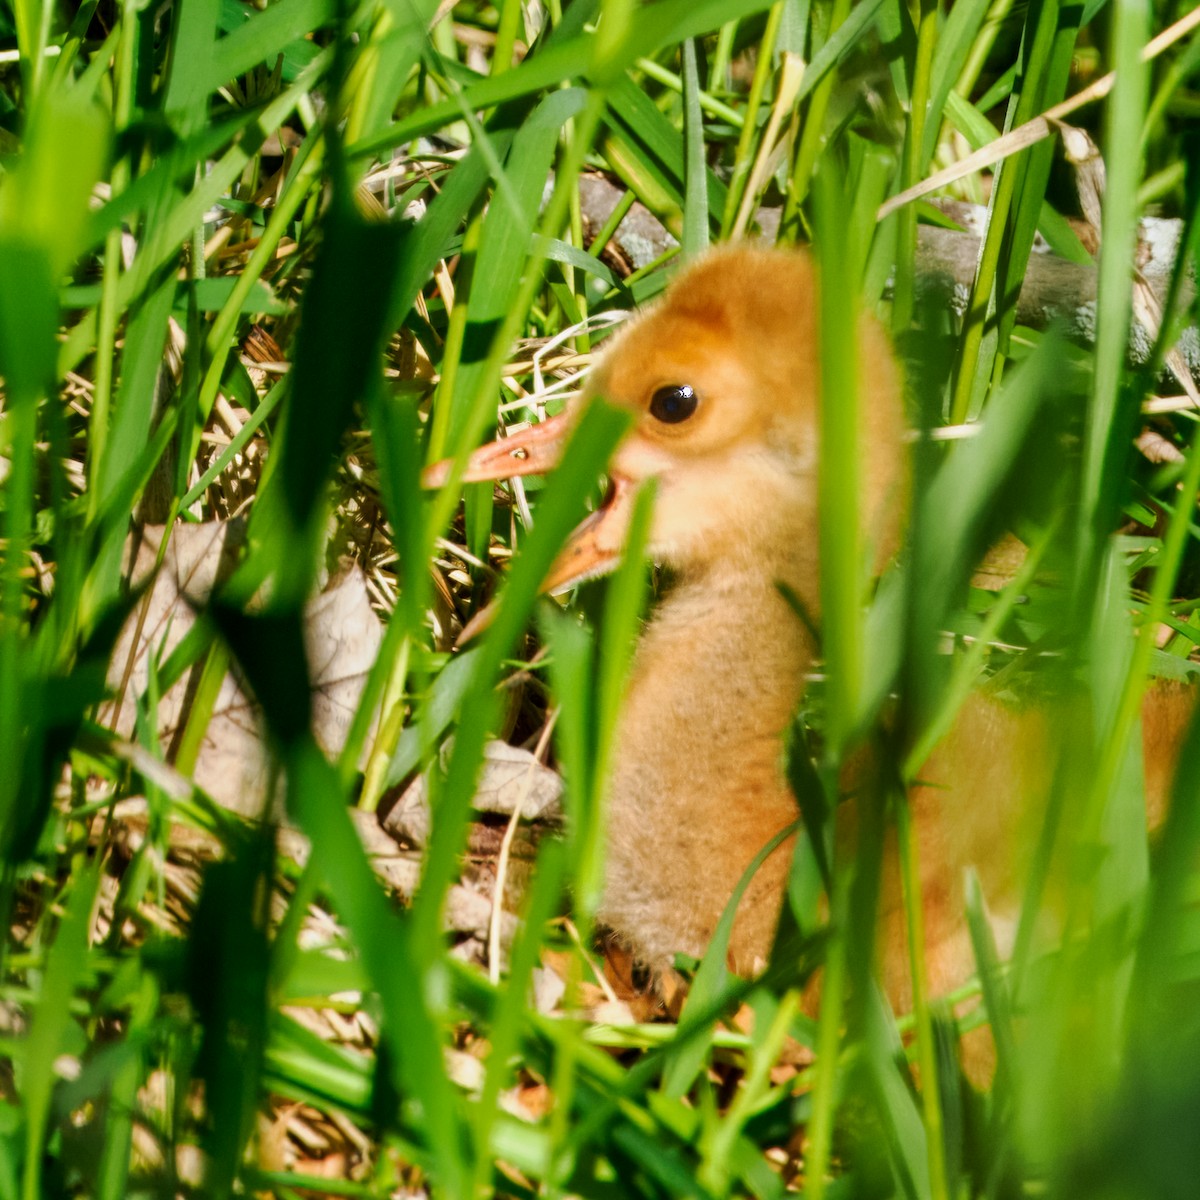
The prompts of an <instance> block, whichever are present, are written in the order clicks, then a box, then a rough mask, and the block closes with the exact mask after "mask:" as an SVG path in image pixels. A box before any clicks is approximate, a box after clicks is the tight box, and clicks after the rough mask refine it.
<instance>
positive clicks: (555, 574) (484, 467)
mask: <svg viewBox="0 0 1200 1200" xmlns="http://www.w3.org/2000/svg"><path fill="white" fill-rule="evenodd" d="M573 428H574V422H573V420H572V419H571V417H570V416H569V415H568V413H561V414H560V415H559V416H557V417H551V418H550V419H549V420H546V421H542V422H540V423H539V424H537V425H531V426H530V427H529V428H528V429H523V430H521V431H520V432H519V433H513V434H509V435H508V436H507V437H503V438H498V439H497V440H496V441H494V442H490V443H489V444H488V445H486V446H481V447H480V448H479V449H478V450H476V451H475V453H474V454H472V455H471V457H470V458H468V459H467V464H466V468H465V470H464V471H463V475H462V479H463V482H464V483H481V482H484V481H486V480H498V479H512V478H513V477H515V476H518V475H542V474H545V473H546V472H547V471H549V470H552V469H553V468H554V467H555V466H557V465H558V461H559V459H560V458H561V457H562V451H563V448H564V447H565V445H566V443H567V439H568V437H569V436H570V433H571V430H572V429H573ZM452 467H453V459H443V460H442V461H441V462H438V463H434V464H433V465H432V466H430V467H428V468H426V470H425V472H424V473H423V475H422V476H421V482H422V483H423V484H424V485H425V487H430V488H433V487H441V486H442V485H443V484H444V483H445V482H446V480H447V479H448V478H449V477H450V472H451V469H452ZM636 492H637V487H636V485H635V483H634V482H633V481H632V480H631V479H628V478H627V477H625V476H623V475H620V474H617V473H613V474H612V475H610V482H609V488H608V493H607V495H606V496H605V498H604V501H603V502H602V503H601V505H600V507H599V508H597V509H596V510H595V512H593V513H591V514H590V515H589V516H588V517H586V518H585V519H584V520H583V521H582V522H581V523H580V524H579V525H578V526H577V527H576V529H575V532H574V533H572V534H571V536H570V538H569V539H568V540H567V544H566V545H565V546H564V547H563V549H562V552H561V553H560V554H559V556H558V558H557V559H555V561H554V564H553V566H551V568H550V574H549V575H548V576H547V577H546V579H545V580H544V581H543V583H542V591H543V592H544V593H547V594H550V595H554V594H555V593H558V592H565V591H566V590H567V589H568V588H572V587H574V586H575V585H576V584H578V583H582V582H584V580H587V579H595V578H596V577H597V576H600V575H606V574H608V573H609V572H610V571H613V570H615V569H616V566H617V564H618V563H619V562H620V560H621V551H622V549H623V547H624V544H625V534H626V531H627V529H628V527H629V520H630V516H631V514H632V511H633V498H634V495H635V494H636Z"/></svg>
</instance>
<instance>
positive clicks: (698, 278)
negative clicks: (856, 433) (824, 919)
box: [466, 245, 1191, 1005]
mask: <svg viewBox="0 0 1200 1200" xmlns="http://www.w3.org/2000/svg"><path fill="white" fill-rule="evenodd" d="M818 320H819V311H818V306H817V301H816V279H815V272H814V268H813V266H812V264H811V262H810V261H809V259H808V258H807V257H806V256H805V255H804V254H802V253H799V252H795V251H783V250H775V249H767V248H762V247H751V246H747V245H740V246H737V247H733V248H724V249H719V250H716V251H712V252H710V253H708V254H707V255H705V256H702V257H701V258H699V259H698V260H696V261H695V262H694V263H692V264H689V265H688V266H687V267H685V268H684V269H683V270H682V271H681V272H680V273H679V274H678V275H677V276H676V278H675V279H674V280H673V281H672V283H671V285H670V286H669V288H668V289H667V291H666V293H665V295H664V297H663V298H662V300H661V301H660V302H659V303H657V304H656V305H654V306H653V307H651V308H649V309H648V310H647V311H645V312H643V313H642V314H639V315H638V316H637V317H636V318H634V319H633V320H632V321H631V322H630V323H629V324H627V325H626V326H624V327H623V328H622V329H621V331H620V332H619V333H618V334H616V335H615V336H614V337H613V339H612V340H611V342H610V343H609V344H608V345H607V346H606V348H605V350H604V353H603V354H602V356H601V357H600V359H599V361H598V362H597V364H596V365H595V367H594V369H593V371H592V373H591V375H590V377H589V380H588V384H587V395H588V396H589V397H593V396H600V397H603V398H604V399H605V400H607V401H608V402H609V403H612V404H615V405H617V406H620V407H623V408H626V409H628V410H630V411H631V412H632V413H633V417H634V419H633V425H632V429H631V431H630V433H629V434H628V435H627V436H626V437H625V439H624V440H623V441H622V443H621V444H620V446H619V447H618V449H617V451H616V452H615V454H614V456H613V459H612V463H611V467H610V480H611V486H610V491H609V496H608V498H607V500H606V502H605V503H604V505H603V506H602V507H601V508H600V509H598V510H597V512H596V513H594V514H593V515H592V516H591V517H590V518H589V519H588V521H587V522H585V524H584V525H583V526H581V528H580V530H579V532H578V533H577V535H576V537H575V539H574V540H573V542H572V543H571V544H570V545H569V546H568V547H567V549H566V550H565V551H564V553H563V555H562V557H561V558H560V562H559V565H558V566H557V567H556V568H555V570H554V571H552V575H551V579H550V581H549V587H550V589H551V590H557V589H559V588H561V587H564V586H569V585H570V584H572V583H574V582H576V581H578V580H579V579H582V578H586V577H588V576H590V575H592V574H596V573H599V572H601V571H603V570H605V569H609V568H611V567H612V566H613V565H615V563H616V562H617V561H618V559H619V557H620V553H621V548H622V545H623V542H624V537H625V533H626V530H627V527H628V523H629V517H630V513H631V510H632V503H633V496H634V494H635V493H636V490H637V488H638V487H639V486H640V485H641V484H642V483H643V482H645V481H646V480H648V479H651V478H652V479H653V480H654V482H655V486H656V495H655V503H654V512H653V518H652V522H651V528H650V535H649V553H650V554H651V555H652V556H653V557H654V558H655V559H656V560H658V561H660V562H662V563H664V564H666V565H667V566H669V567H670V568H671V570H672V574H673V577H674V582H673V584H672V586H671V588H670V590H669V591H668V593H667V595H666V596H665V598H664V599H663V600H662V601H661V602H660V603H659V605H658V607H657V608H656V610H655V611H654V613H653V614H652V616H651V618H650V620H649V623H648V625H647V627H646V629H645V631H644V632H643V634H642V637H641V640H640V642H639V645H638V648H637V651H636V654H635V657H634V662H633V667H632V671H631V675H630V679H629V682H628V687H627V693H626V696H625V699H624V703H623V707H622V712H621V716H620V721H619V725H618V731H617V738H616V744H615V752H614V763H613V767H612V774H611V788H610V808H609V814H608V831H609V832H608V857H607V875H606V883H605V889H604V894H603V900H602V903H601V906H600V909H599V915H600V917H601V918H602V919H603V920H604V921H605V922H606V923H607V924H608V925H609V926H611V928H612V929H613V930H614V931H615V933H616V934H617V936H618V937H619V938H620V939H621V940H622V941H623V942H624V943H625V944H626V945H627V946H628V947H629V948H630V950H631V951H632V952H633V953H634V955H635V957H637V958H639V959H641V960H642V961H644V962H646V963H647V964H648V965H650V966H651V967H652V968H654V969H655V970H656V971H659V972H661V971H664V970H667V969H669V967H670V964H671V963H672V961H673V959H674V956H675V954H676V953H677V952H683V953H685V954H689V955H692V956H697V957H698V956H700V955H701V954H703V952H704V950H705V948H706V947H707V945H708V943H709V941H710V940H711V938H712V936H713V933H714V931H715V929H716V925H717V922H718V920H719V919H720V917H721V914H722V913H723V911H724V910H725V907H726V905H727V904H728V902H729V899H730V897H731V895H732V893H733V891H734V888H735V886H736V885H737V883H738V881H739V880H740V879H741V877H742V875H743V873H744V872H745V870H746V868H747V866H748V865H749V864H750V863H751V861H752V860H753V859H754V857H755V856H756V855H757V854H758V853H759V851H761V850H762V849H763V848H764V847H765V846H766V845H767V843H768V842H769V841H770V840H771V839H772V838H773V837H775V836H776V835H778V834H779V833H780V832H781V831H783V830H786V829H788V828H789V827H793V826H794V825H795V823H796V821H797V819H798V816H799V808H798V805H797V803H796V800H795V797H794V796H793V794H792V793H791V791H790V789H789V786H788V784H787V781H786V778H785V773H784V749H783V741H782V737H783V734H784V732H785V730H786V729H787V728H788V726H789V723H790V722H791V721H792V720H793V717H794V715H795V712H796V709H797V706H798V705H799V703H800V701H801V698H802V696H803V692H804V687H805V680H806V677H807V676H808V675H809V673H810V672H811V669H812V666H813V660H814V656H815V654H816V649H817V648H816V646H815V643H814V638H813V635H812V633H811V632H810V629H809V627H808V625H806V623H805V621H803V620H801V619H800V618H799V617H798V616H797V614H796V612H795V611H794V609H793V606H792V604H791V603H790V602H789V600H788V599H786V598H785V595H784V591H783V590H781V585H783V586H784V587H785V588H786V589H787V590H788V591H790V593H791V594H792V596H794V597H795V598H796V599H797V600H798V602H799V605H800V606H801V607H802V609H803V610H804V611H805V613H806V615H807V616H808V617H809V619H810V620H811V622H812V623H813V625H814V626H815V627H818V628H819V622H820V608H821V588H820V556H819V546H818V537H817V529H818V511H817V496H818V471H819V470H820V425H821V421H820V378H821V370H820V361H819V354H818V336H817V329H818V326H817V322H818ZM858 343H859V351H860V362H861V364H862V370H861V371H860V375H861V383H860V391H861V396H860V413H859V418H860V419H859V427H860V450H861V463H862V469H861V471H860V481H861V483H860V495H859V496H858V498H857V500H858V512H859V517H860V520H861V525H862V529H863V534H864V544H865V545H867V546H869V547H871V555H872V560H873V561H872V563H870V564H864V575H865V574H866V569H867V568H869V567H871V566H873V567H874V568H875V569H876V570H878V569H880V568H881V567H882V566H883V565H884V564H885V563H886V561H887V559H888V558H889V557H890V556H891V555H893V554H894V552H895V550H896V548H897V546H898V543H899V540H900V535H901V530H902V527H903V521H904V515H905V498H906V490H907V479H908V462H907V453H906V449H905V446H906V441H905V437H904V430H905V422H904V413H903V404H902V388H901V384H900V376H899V372H898V370H897V367H896V365H895V362H894V359H893V357H892V354H891V351H890V349H889V346H888V343H887V340H886V338H885V336H884V334H883V332H882V330H881V329H880V328H879V327H878V326H877V325H876V324H875V323H874V322H873V321H871V320H870V319H868V318H866V317H864V318H863V319H862V321H861V323H860V325H859V328H858ZM571 424H572V419H571V417H570V416H569V415H564V416H563V417H558V418H553V419H552V420H551V421H550V422H546V423H543V424H542V425H540V426H536V427H534V429H533V430H531V431H530V432H529V433H528V434H527V435H518V436H517V437H515V438H514V437H509V438H507V439H503V440H501V441H499V442H497V443H493V445H491V446H489V447H484V448H483V449H482V450H480V451H479V452H477V454H476V455H475V456H473V458H472V459H471V461H470V463H469V465H468V470H467V474H466V478H467V479H494V478H500V477H504V476H508V475H512V474H527V473H532V472H535V471H540V470H544V469H546V465H547V462H548V461H550V459H551V458H552V457H553V453H552V452H551V450H549V449H548V447H550V446H551V445H552V444H554V443H556V442H557V441H560V440H562V439H564V438H565V437H566V436H567V434H568V433H569V431H570V428H571ZM1157 703H1158V706H1159V708H1161V709H1162V712H1160V713H1159V714H1158V715H1157V716H1156V718H1155V722H1154V723H1152V725H1151V726H1148V731H1147V747H1148V749H1149V748H1150V747H1151V745H1154V747H1155V748H1156V753H1160V752H1161V745H1160V743H1161V741H1162V738H1163V737H1164V736H1167V735H1163V734H1162V733H1161V731H1160V730H1159V729H1158V728H1155V727H1153V725H1154V724H1155V723H1156V724H1157V725H1158V726H1166V725H1171V726H1172V729H1173V733H1172V734H1171V735H1169V736H1174V737H1176V740H1177V735H1178V732H1179V729H1180V728H1181V726H1182V723H1183V721H1184V720H1185V719H1186V715H1187V713H1189V712H1190V709H1191V698H1190V695H1186V696H1182V695H1181V698H1179V699H1172V698H1170V697H1168V696H1167V694H1166V693H1161V694H1160V696H1159V698H1158V701H1157ZM1155 739H1158V740H1157V741H1156V740H1155ZM1048 741H1049V739H1048V735H1047V733H1046V724H1045V721H1044V720H1043V718H1042V715H1041V714H1040V713H1039V712H1037V711H1036V710H1029V711H1025V712H1021V711H1018V710H1015V709H1012V708H1010V707H1008V706H1006V705H1003V704H1000V703H998V702H996V701H992V700H988V699H985V698H983V697H979V696H976V697H973V698H972V699H970V700H969V701H968V702H967V704H966V705H965V706H964V708H963V710H962V712H961V713H960V715H959V718H958V722H957V724H956V726H955V728H954V729H953V730H952V731H951V733H950V734H949V736H948V737H947V738H946V739H945V740H944V741H943V743H942V745H941V746H939V747H938V749H937V750H936V751H935V753H934V755H933V757H932V758H931V760H930V762H929V763H928V764H927V765H926V767H925V768H924V769H923V770H922V771H921V772H920V773H919V775H920V779H921V781H922V782H921V785H920V786H917V787H915V788H914V789H913V790H912V793H911V797H910V803H911V807H912V813H913V820H914V827H915V830H916V838H917V850H918V858H919V861H920V866H921V878H920V884H921V889H922V899H923V906H924V913H925V918H924V919H925V922H926V948H927V960H926V967H927V972H928V977H929V981H930V984H931V987H932V988H933V990H934V992H935V994H936V993H938V992H944V991H946V990H949V989H950V988H952V987H954V986H957V985H958V984H961V983H962V982H963V981H964V980H965V979H966V978H968V977H969V976H970V975H971V974H972V972H973V964H974V960H973V956H972V954H971V952H970V946H969V944H968V940H967V935H966V930H965V925H964V922H963V919H962V908H963V905H962V900H961V895H962V873H963V869H964V867H966V866H967V865H975V866H977V867H979V868H980V873H981V879H982V882H983V886H984V891H985V895H987V896H988V897H989V901H990V902H992V904H993V915H994V917H995V921H996V926H997V929H998V931H999V932H1000V934H1001V936H1000V938H999V939H998V940H999V941H1001V943H1002V945H1003V943H1004V942H1005V941H1006V940H1007V939H1006V938H1005V936H1004V933H1005V930H1006V929H1007V928H1010V927H1013V926H1015V917H1016V913H1017V904H1018V902H1019V898H1020V894H1021V889H1020V887H1019V881H1020V878H1021V874H1022V862H1023V859H1022V854H1021V851H1020V847H1021V845H1022V844H1023V843H1024V840H1025V839H1024V836H1023V835H1024V832H1025V830H1026V828H1027V827H1028V826H1029V824H1030V819H1029V818H1030V814H1031V812H1032V811H1033V810H1035V809H1037V808H1038V807H1039V806H1040V804H1041V803H1042V801H1043V799H1044V797H1045V795H1046V789H1047V788H1048V786H1049V782H1050V768H1049V767H1048V766H1047V764H1048V763H1050V762H1051V761H1052V758H1053V755H1052V753H1051V750H1052V748H1051V747H1050V746H1049V744H1048ZM1160 757H1161V754H1160ZM1155 772H1156V773H1155V774H1154V776H1153V778H1152V779H1151V782H1152V783H1153V785H1154V786H1155V787H1156V788H1157V789H1158V791H1159V793H1161V792H1163V791H1165V785H1166V780H1167V779H1168V778H1169V770H1164V769H1162V767H1161V764H1160V763H1156V764H1155ZM1154 803H1156V802H1154ZM1157 811H1161V804H1160V803H1159V804H1157ZM792 848H793V840H792V839H789V840H787V841H785V842H783V843H782V844H780V845H779V846H778V847H777V848H776V849H775V850H774V852H773V853H772V854H771V855H770V857H768V858H767V859H766V861H765V863H764V864H763V865H762V867H761V868H760V869H759V870H758V872H757V873H756V875H755V876H754V878H753V880H752V881H751V883H750V885H749V887H748V889H747V891H746V893H745V895H744V897H743V899H742V901H741V904H740V906H739V909H738V913H737V919H736V921H735V924H734V929H733V935H732V939H731V942H730V946H729V962H730V965H731V966H732V967H733V968H734V969H735V970H737V971H739V972H743V973H750V972H753V971H754V970H756V969H758V968H759V967H761V966H762V965H763V963H764V962H765V959H766V956H767V954H768V952H769V949H770V945H771V940H772V935H773V932H774V929H775V925H776V922H777V919H778V915H779V911H780V907H781V904H782V899H783V895H784V891H785V886H786V882H787V878H788V872H789V869H790V863H791V858H792ZM893 857H894V856H893ZM880 908H881V912H880V919H881V933H880V937H879V945H880V956H881V968H880V969H881V977H882V979H883V982H884V984H885V988H886V990H887V992H888V994H889V996H890V997H891V998H892V1000H893V1002H894V1003H898V1004H901V1005H903V1004H906V1003H907V1000H908V998H909V996H910V995H911V988H910V980H909V968H908V960H907V952H906V935H905V918H904V912H903V905H902V902H901V888H900V881H899V875H898V869H897V868H896V866H895V865H894V862H893V861H892V860H891V859H890V858H889V859H888V860H887V862H886V865H885V869H884V877H883V880H882V892H881V900H880Z"/></svg>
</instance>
